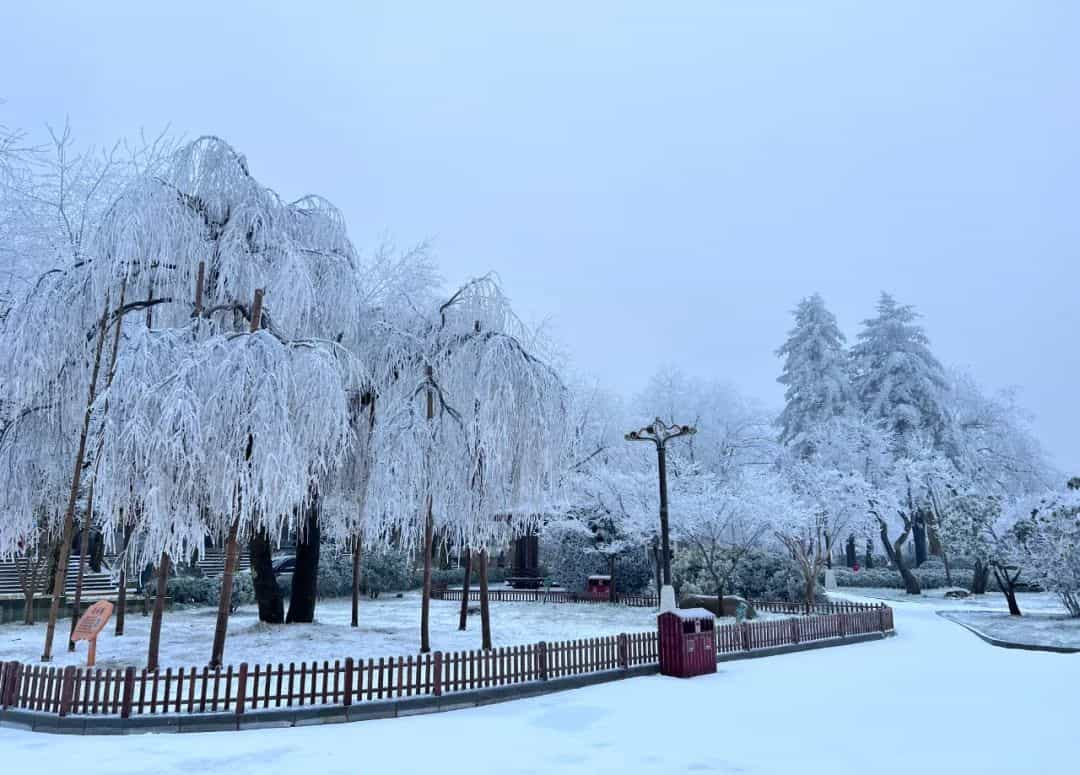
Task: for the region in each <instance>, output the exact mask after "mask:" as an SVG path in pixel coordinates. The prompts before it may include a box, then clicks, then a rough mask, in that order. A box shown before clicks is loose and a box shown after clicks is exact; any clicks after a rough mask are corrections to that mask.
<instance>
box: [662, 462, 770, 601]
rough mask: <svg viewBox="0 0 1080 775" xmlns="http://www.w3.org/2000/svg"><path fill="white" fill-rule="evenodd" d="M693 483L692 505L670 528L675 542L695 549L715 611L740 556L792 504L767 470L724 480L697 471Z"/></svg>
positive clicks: (729, 587)
mask: <svg viewBox="0 0 1080 775" xmlns="http://www.w3.org/2000/svg"><path fill="white" fill-rule="evenodd" d="M695 484H696V485H697V486H698V487H699V488H700V489H699V490H698V492H696V493H694V495H695V496H696V497H694V498H693V500H692V504H693V506H692V507H690V508H686V507H685V506H684V507H683V508H682V509H680V511H679V513H678V519H677V522H676V526H675V531H676V535H677V536H678V537H679V541H680V543H682V544H683V545H685V546H687V547H689V548H690V549H691V550H692V551H694V552H695V553H696V557H697V560H698V561H699V563H700V565H701V568H702V570H703V571H704V572H705V574H706V575H707V576H708V577H709V579H710V581H711V582H712V585H713V589H712V593H713V594H714V595H715V596H716V598H717V600H716V605H717V608H716V610H717V613H718V614H719V613H722V612H723V610H724V609H723V598H724V595H725V594H730V593H732V592H733V591H734V581H735V579H736V577H737V576H738V574H739V571H740V570H741V569H742V564H743V561H744V560H745V559H746V557H747V555H748V554H749V553H750V551H751V550H752V549H754V548H755V547H757V546H758V545H759V544H760V543H761V542H762V540H763V539H764V538H765V536H767V535H768V532H769V530H770V529H771V527H772V524H773V520H774V519H776V518H777V517H778V516H779V515H781V514H784V513H785V512H787V511H788V510H789V509H790V508H791V503H790V498H789V494H788V491H787V490H786V489H785V487H784V483H783V482H782V481H781V480H780V479H779V478H778V477H777V476H775V475H774V474H772V473H768V472H760V471H755V472H749V473H747V474H746V475H744V476H741V477H739V478H738V479H735V480H733V481H728V482H725V483H720V482H718V481H717V480H716V479H715V478H714V477H712V476H709V475H702V476H700V477H697V478H696V481H695ZM687 505H690V504H687Z"/></svg>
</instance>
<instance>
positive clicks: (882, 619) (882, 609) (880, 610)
mask: <svg viewBox="0 0 1080 775" xmlns="http://www.w3.org/2000/svg"><path fill="white" fill-rule="evenodd" d="M877 613H878V626H879V627H880V628H881V631H882V632H885V604H884V603H882V604H881V605H879V606H878V612H877Z"/></svg>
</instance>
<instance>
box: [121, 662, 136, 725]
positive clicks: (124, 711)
mask: <svg viewBox="0 0 1080 775" xmlns="http://www.w3.org/2000/svg"><path fill="white" fill-rule="evenodd" d="M134 699H135V668H133V667H129V668H127V669H125V670H124V699H123V700H122V701H121V705H120V718H131V703H132V700H134Z"/></svg>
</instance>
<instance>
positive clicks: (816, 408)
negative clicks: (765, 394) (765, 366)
mask: <svg viewBox="0 0 1080 775" xmlns="http://www.w3.org/2000/svg"><path fill="white" fill-rule="evenodd" d="M776 354H777V356H779V357H780V358H783V359H784V366H783V371H782V373H781V374H780V377H779V378H778V379H777V381H778V382H779V383H780V384H782V385H783V386H784V402H785V403H784V409H783V411H782V412H781V413H780V417H779V419H778V420H777V423H778V424H779V426H780V441H781V442H782V443H784V444H792V445H795V446H796V447H798V446H800V445H801V444H802V443H803V441H804V438H805V436H806V435H807V434H808V433H810V432H812V430H813V429H814V428H815V427H816V426H817V425H818V424H820V423H822V422H824V421H826V420H829V419H831V418H833V417H837V416H838V415H841V414H843V413H845V412H848V411H851V410H852V408H853V404H854V393H853V391H852V388H851V381H850V373H849V368H850V361H849V359H848V355H847V352H846V350H845V339H844V335H843V333H841V331H840V327H839V326H838V325H837V324H836V318H835V317H834V316H833V314H832V313H831V312H829V310H828V309H827V308H826V307H825V300H824V299H822V298H821V296H820V295H818V294H816V293H815V294H814V295H813V296H809V297H807V298H805V299H803V300H802V301H800V302H799V305H798V306H797V307H796V308H795V325H794V327H793V328H792V329H791V331H789V332H788V338H787V340H786V341H785V342H784V344H783V345H782V346H781V347H780V349H778V350H777V351H776Z"/></svg>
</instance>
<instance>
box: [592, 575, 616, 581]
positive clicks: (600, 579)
mask: <svg viewBox="0 0 1080 775" xmlns="http://www.w3.org/2000/svg"><path fill="white" fill-rule="evenodd" d="M589 581H611V576H589Z"/></svg>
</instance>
